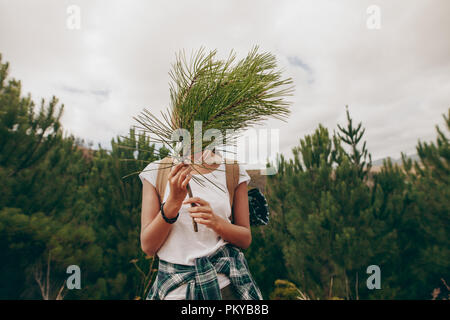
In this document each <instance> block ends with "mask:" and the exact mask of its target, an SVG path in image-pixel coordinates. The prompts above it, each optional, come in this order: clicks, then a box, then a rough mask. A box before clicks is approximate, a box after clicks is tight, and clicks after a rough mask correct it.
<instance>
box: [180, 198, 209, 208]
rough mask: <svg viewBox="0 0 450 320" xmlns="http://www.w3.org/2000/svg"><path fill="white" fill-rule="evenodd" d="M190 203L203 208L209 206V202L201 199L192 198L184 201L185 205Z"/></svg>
mask: <svg viewBox="0 0 450 320" xmlns="http://www.w3.org/2000/svg"><path fill="white" fill-rule="evenodd" d="M188 203H195V204H200V205H201V206H209V203H208V202H207V201H205V200H203V199H202V198H199V197H192V198H189V199H187V200H185V201H183V204H188Z"/></svg>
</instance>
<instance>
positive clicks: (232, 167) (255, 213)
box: [156, 157, 269, 226]
mask: <svg viewBox="0 0 450 320" xmlns="http://www.w3.org/2000/svg"><path fill="white" fill-rule="evenodd" d="M172 161H173V160H172V158H170V157H166V158H164V159H162V160H161V161H160V163H159V168H158V175H157V177H156V191H157V193H158V196H159V200H160V202H162V200H163V199H164V193H165V191H166V187H167V181H168V179H167V177H168V176H169V172H170V169H171V167H172V163H173V162H172ZM225 176H226V180H227V189H228V193H229V194H230V206H231V212H232V213H233V200H234V191H235V190H236V187H237V186H238V182H239V164H238V163H237V162H235V161H233V162H231V161H225ZM248 208H249V213H250V225H251V226H260V225H266V224H267V223H268V222H269V208H268V205H267V200H266V198H265V197H264V195H263V194H262V193H261V191H260V190H259V189H258V188H252V189H250V190H249V191H248ZM231 217H232V223H233V220H234V215H233V214H232V216H231Z"/></svg>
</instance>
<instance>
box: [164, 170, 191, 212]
mask: <svg viewBox="0 0 450 320" xmlns="http://www.w3.org/2000/svg"><path fill="white" fill-rule="evenodd" d="M191 171H192V168H191V166H189V165H187V164H184V163H182V162H180V163H178V164H177V165H175V166H173V167H172V169H171V170H170V173H169V176H168V180H169V185H170V194H169V196H168V198H167V203H170V204H171V205H172V206H176V207H178V210H179V209H180V208H181V206H182V204H183V201H184V199H186V195H187V192H188V191H187V185H188V183H189V181H190V180H191ZM178 210H177V212H178ZM175 215H176V214H175Z"/></svg>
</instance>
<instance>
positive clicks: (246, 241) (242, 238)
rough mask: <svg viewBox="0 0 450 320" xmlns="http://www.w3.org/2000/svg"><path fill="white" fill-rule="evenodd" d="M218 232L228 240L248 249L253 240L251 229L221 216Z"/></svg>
mask: <svg viewBox="0 0 450 320" xmlns="http://www.w3.org/2000/svg"><path fill="white" fill-rule="evenodd" d="M221 220H222V221H221V223H219V224H218V226H217V228H216V230H215V231H216V232H217V233H218V234H219V236H221V237H222V239H224V240H225V241H227V242H230V243H232V244H234V245H235V246H238V247H240V248H242V249H247V248H248V247H249V246H250V243H251V242H252V233H251V231H250V229H248V228H246V227H243V226H239V225H235V224H232V223H230V222H229V221H226V220H224V219H222V218H221Z"/></svg>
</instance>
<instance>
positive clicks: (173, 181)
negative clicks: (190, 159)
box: [169, 164, 187, 185]
mask: <svg viewBox="0 0 450 320" xmlns="http://www.w3.org/2000/svg"><path fill="white" fill-rule="evenodd" d="M177 166H178V165H177ZM186 168H187V166H186V165H184V164H181V166H180V167H179V168H177V169H175V171H176V173H175V174H173V175H172V177H171V178H169V179H170V180H169V181H170V182H171V184H175V185H178V181H179V179H180V175H181V174H182V173H183V171H184V170H185V169H186Z"/></svg>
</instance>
